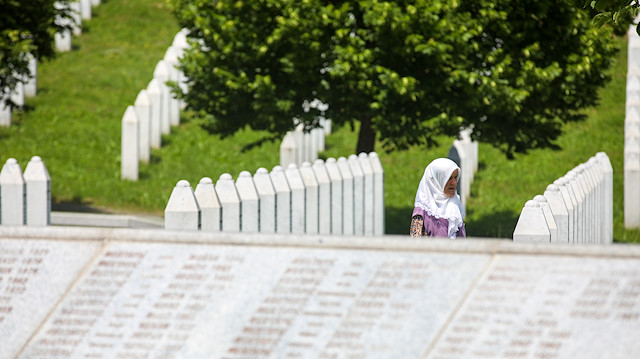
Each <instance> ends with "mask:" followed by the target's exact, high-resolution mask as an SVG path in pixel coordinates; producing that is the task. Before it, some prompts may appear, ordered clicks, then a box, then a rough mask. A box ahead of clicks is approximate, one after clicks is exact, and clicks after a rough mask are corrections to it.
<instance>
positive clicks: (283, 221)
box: [269, 166, 292, 233]
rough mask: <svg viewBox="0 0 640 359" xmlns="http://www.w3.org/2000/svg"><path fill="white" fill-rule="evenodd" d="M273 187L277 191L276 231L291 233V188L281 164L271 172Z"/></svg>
mask: <svg viewBox="0 0 640 359" xmlns="http://www.w3.org/2000/svg"><path fill="white" fill-rule="evenodd" d="M269 178H270V179H271V183H273V189H274V190H275V191H276V211H275V212H276V232H277V233H291V216H292V213H291V188H289V182H287V177H286V175H285V173H284V171H283V170H282V167H281V166H275V167H273V169H272V170H271V173H269Z"/></svg>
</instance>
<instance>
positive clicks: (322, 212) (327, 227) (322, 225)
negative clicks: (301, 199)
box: [313, 131, 331, 234]
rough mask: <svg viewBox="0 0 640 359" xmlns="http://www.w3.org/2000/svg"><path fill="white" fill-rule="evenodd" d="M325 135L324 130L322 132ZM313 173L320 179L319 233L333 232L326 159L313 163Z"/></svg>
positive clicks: (329, 181)
mask: <svg viewBox="0 0 640 359" xmlns="http://www.w3.org/2000/svg"><path fill="white" fill-rule="evenodd" d="M322 135H323V136H324V131H323V132H322ZM313 173H314V174H315V175H316V179H317V180H318V233H320V234H330V233H331V179H330V178H329V173H328V172H327V168H326V166H325V165H324V161H323V160H321V159H317V160H316V161H315V162H314V163H313Z"/></svg>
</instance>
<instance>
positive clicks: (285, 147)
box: [280, 131, 298, 168]
mask: <svg viewBox="0 0 640 359" xmlns="http://www.w3.org/2000/svg"><path fill="white" fill-rule="evenodd" d="M297 152H298V148H297V146H296V140H295V138H294V134H293V132H291V131H288V132H287V133H286V134H285V135H284V138H283V139H282V143H281V144H280V166H282V167H283V168H287V167H288V166H289V164H291V163H296V164H297V162H296V161H297V160H296V155H297Z"/></svg>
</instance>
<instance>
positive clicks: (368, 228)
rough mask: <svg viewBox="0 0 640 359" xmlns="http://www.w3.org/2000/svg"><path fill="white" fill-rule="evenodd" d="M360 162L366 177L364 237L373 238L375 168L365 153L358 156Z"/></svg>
mask: <svg viewBox="0 0 640 359" xmlns="http://www.w3.org/2000/svg"><path fill="white" fill-rule="evenodd" d="M358 160H359V161H360V166H361V167H362V173H363V175H364V222H363V225H364V235H365V236H372V235H373V234H374V228H373V226H374V222H373V211H374V207H375V205H374V200H375V191H374V187H373V186H374V184H373V181H374V179H373V167H372V166H371V162H370V161H369V156H368V155H367V154H366V153H364V152H362V153H360V154H359V155H358Z"/></svg>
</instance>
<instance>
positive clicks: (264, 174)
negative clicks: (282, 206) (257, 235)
mask: <svg viewBox="0 0 640 359" xmlns="http://www.w3.org/2000/svg"><path fill="white" fill-rule="evenodd" d="M253 183H254V184H255V186H256V191H257V192H258V198H259V199H260V202H259V203H260V211H259V212H260V232H261V233H275V232H276V190H275V189H274V187H273V183H271V178H270V177H269V171H267V169H266V168H264V167H260V168H258V170H257V171H256V174H254V175H253Z"/></svg>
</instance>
